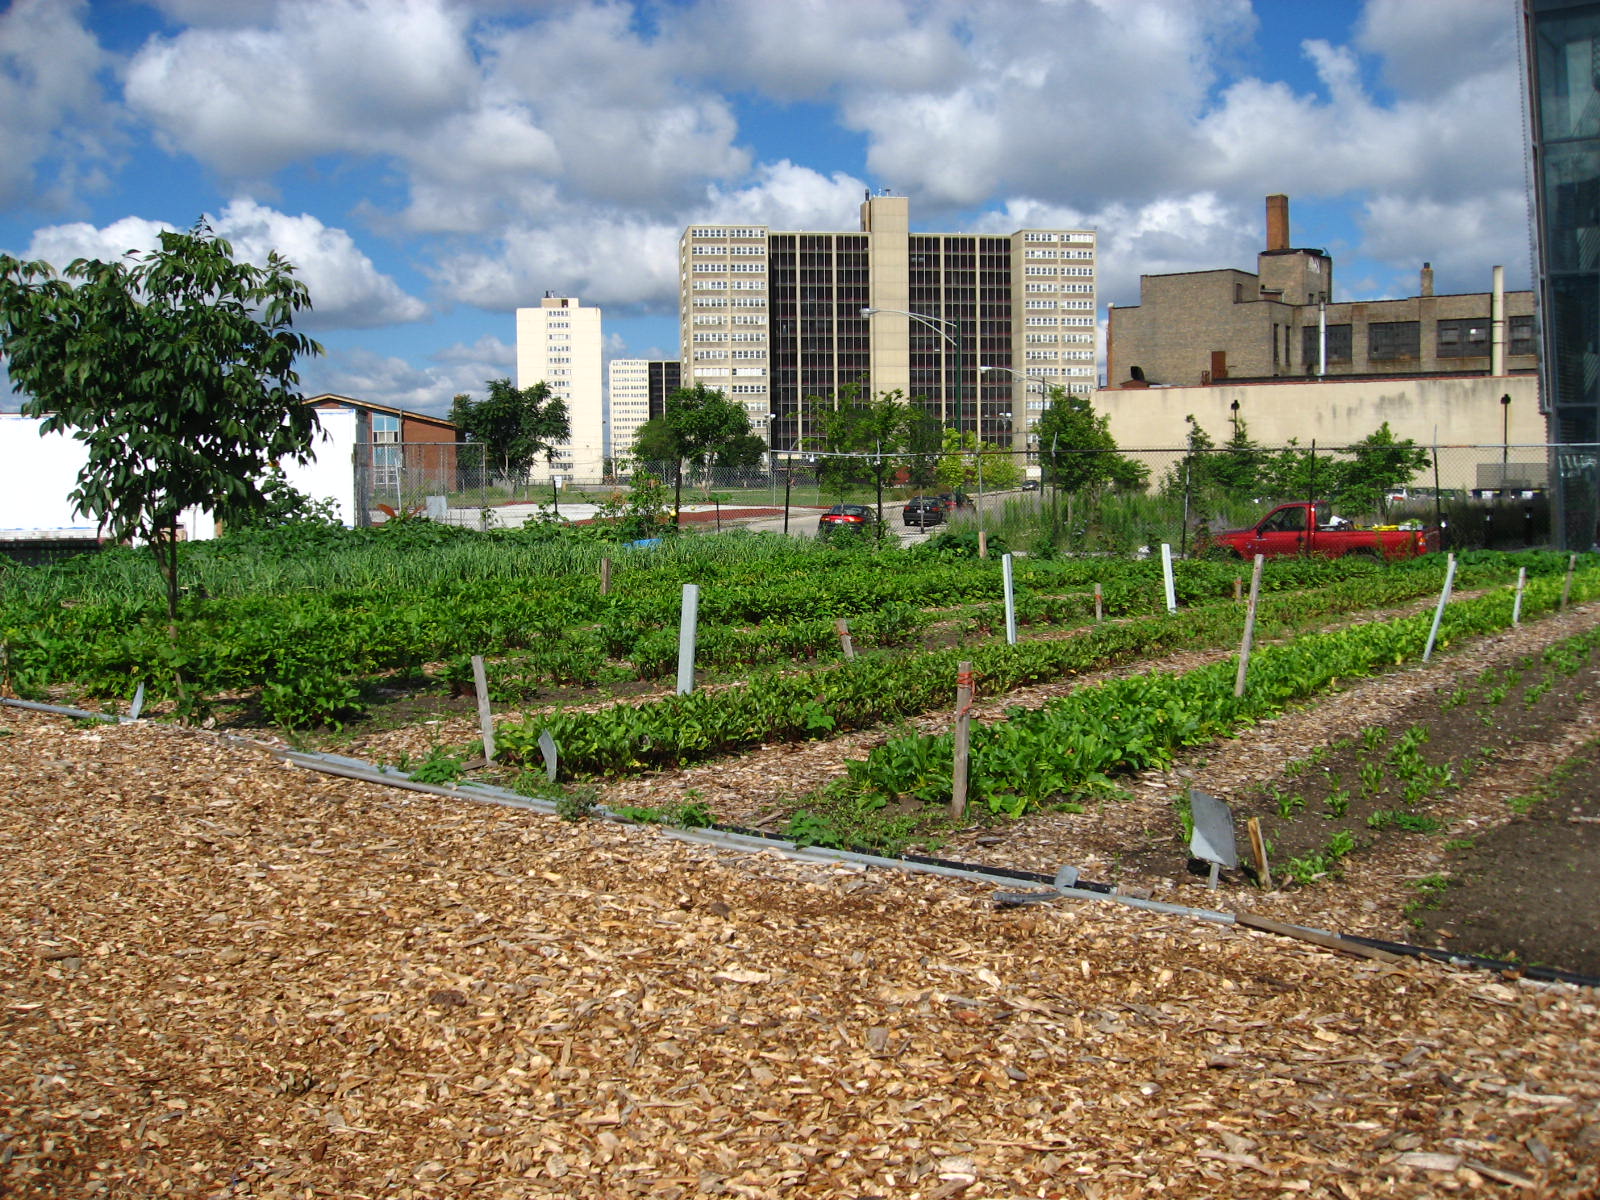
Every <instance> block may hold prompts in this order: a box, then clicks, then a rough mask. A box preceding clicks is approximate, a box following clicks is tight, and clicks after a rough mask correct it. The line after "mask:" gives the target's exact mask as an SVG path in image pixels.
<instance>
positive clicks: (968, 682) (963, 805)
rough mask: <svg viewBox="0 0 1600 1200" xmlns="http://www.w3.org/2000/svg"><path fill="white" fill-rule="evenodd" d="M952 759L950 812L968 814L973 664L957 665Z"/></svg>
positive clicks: (959, 817)
mask: <svg viewBox="0 0 1600 1200" xmlns="http://www.w3.org/2000/svg"><path fill="white" fill-rule="evenodd" d="M953 736H954V742H955V744H954V750H953V753H952V758H951V779H950V815H951V816H952V817H954V818H956V819H957V820H961V819H962V818H964V817H965V816H966V815H967V758H968V753H969V750H970V747H971V741H972V664H971V663H970V662H960V663H957V664H956V727H955V733H954V735H953Z"/></svg>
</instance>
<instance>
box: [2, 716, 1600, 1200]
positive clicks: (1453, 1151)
mask: <svg viewBox="0 0 1600 1200" xmlns="http://www.w3.org/2000/svg"><path fill="white" fill-rule="evenodd" d="M1281 732H1282V733H1283V734H1284V735H1287V731H1286V730H1285V731H1281ZM0 792H3V794H4V795H5V797H6V805H7V816H8V820H7V821H5V822H4V823H0V863H3V864H4V869H5V872H6V883H7V886H6V887H5V888H4V889H0V1194H4V1195H6V1196H7V1197H19V1198H20V1197H28V1198H34V1197H40V1198H42V1197H52V1198H56V1197H88V1196H99V1197H109V1196H150V1195H169V1196H181V1197H224V1196H231V1197H245V1196H248V1197H273V1198H279V1197H282V1198H284V1200H287V1198H289V1197H297V1198H298V1197H305V1196H337V1197H364V1196H372V1197H376V1196H386V1197H388V1196H392V1197H405V1198H412V1200H419V1198H422V1197H428V1198H433V1197H440V1198H443V1197H467V1196H470V1197H506V1198H511V1197H545V1196H549V1197H555V1196H563V1197H596V1198H598V1197H606V1198H610V1197H628V1196H640V1197H644V1196H649V1197H653V1198H654V1197H668V1198H686V1197H691V1196H738V1197H780V1196H794V1197H819V1198H824V1197H825V1198H834V1197H838V1198H844V1197H864V1196H885V1197H886V1196H894V1197H896V1198H897V1200H898V1198H902V1197H903V1198H905V1200H933V1198H935V1197H937V1198H939V1200H953V1198H955V1197H963V1198H967V1197H994V1198H996V1200H1016V1198H1018V1197H1052V1198H1060V1197H1068V1196H1070V1197H1074V1198H1076V1197H1094V1198H1100V1200H1118V1198H1122V1197H1145V1196H1149V1195H1152V1194H1159V1193H1164V1194H1172V1195H1184V1196H1224V1195H1225V1196H1230V1197H1255V1196H1263V1197H1264V1196H1274V1197H1277V1196H1282V1195H1284V1194H1285V1193H1290V1194H1295V1195H1303V1196H1308V1197H1316V1198H1324V1200H1333V1198H1338V1197H1364V1196H1383V1197H1396V1196H1399V1197H1424V1196H1429V1197H1431V1196H1437V1195H1440V1194H1443V1193H1445V1192H1455V1191H1464V1190H1486V1189H1500V1188H1508V1189H1516V1193H1517V1194H1526V1195H1538V1196H1559V1197H1574V1198H1576V1197H1580V1196H1588V1195H1593V1194H1595V1192H1596V1190H1597V1189H1600V1122H1597V1121H1596V1116H1595V1114H1596V1111H1597V1105H1600V1069H1597V1067H1596V1065H1595V1064H1596V1063H1597V1061H1600V1044H1597V1042H1596V1039H1595V1035H1594V1032H1593V1031H1594V1028H1595V1023H1596V1019H1597V1018H1600V1006H1597V1003H1596V997H1595V995H1594V993H1592V992H1586V991H1583V990H1579V989H1573V988H1570V987H1564V986H1551V985H1536V984H1531V983H1528V982H1516V981H1503V980H1499V979H1496V978H1495V977H1494V976H1491V975H1486V974H1483V973H1480V972H1471V973H1468V972H1457V971H1452V970H1450V969H1447V968H1443V967H1439V966H1437V965H1433V964H1429V963H1418V962H1407V963H1403V964H1401V965H1398V966H1390V965H1385V964H1380V963H1374V962H1369V961H1365V960H1360V959H1350V958H1343V957H1338V956H1335V955H1333V954H1330V953H1327V952H1324V951H1322V950H1319V949H1317V948H1315V947H1311V946H1307V945H1305V944H1303V943H1300V942H1294V941H1286V940H1281V939H1277V938H1274V937H1271V936H1269V935H1265V934H1259V933H1254V932H1249V931H1246V930H1244V929H1241V928H1234V927H1229V926H1219V925H1215V924H1210V923H1204V922H1197V921H1193V920H1188V919H1183V918H1178V917H1170V916H1162V915H1157V914H1150V913H1144V912H1137V911H1133V910H1129V909H1125V908H1120V907H1117V906H1113V905H1109V904H1104V903H1077V902H1061V903H1058V904H1056V905H1052V906H1049V907H1044V908H1036V907H1030V908H1027V909H1022V910H997V909H996V908H995V907H994V906H993V904H992V903H991V900H990V895H989V893H988V891H987V890H986V889H979V888H975V887H971V886H967V885H961V884H955V883H951V882H948V881H942V880H937V879H932V878H928V877H907V876H903V875H898V874H893V873H881V874H880V873H873V874H866V873H862V872H860V871H857V870H853V869H841V868H835V867H829V866H819V865H815V864H797V863H792V862H786V861H782V860H778V859H775V858H771V857H768V856H764V855H757V856H750V855H735V854H729V853H720V852H716V851H712V850H708V849H703V848H694V847H689V846H685V845H683V844H680V843H675V842H672V841H670V840H668V839H666V838H665V837H663V836H662V835H660V834H659V833H657V832H656V831H652V830H648V829H641V828H634V827H627V826H619V825H614V824H605V823H598V822H584V823H580V824H568V823H564V822H561V821H558V820H555V819H553V818H549V817H542V816H539V815H537V814H533V813H527V812H520V811H511V810H504V809H498V808H487V807H484V806H476V805H473V804H470V803H468V802H465V801H462V800H456V799H450V798H437V797H432V796H423V795H417V794H408V793H401V792H396V791H393V790H390V789H385V788H380V787H375V786H372V785H368V784H362V783H357V782H353V781H348V780H341V779H334V778H331V777H326V776H318V775H312V774H309V773H306V772H302V771H298V770H293V769H289V768H286V767H284V766H281V765H278V764H276V763H274V762H273V761H272V760H271V759H269V758H268V757H266V756H265V755H262V754H259V753H255V752H251V751H248V750H245V749H241V748H236V747H231V746H228V745H224V744H218V742H217V741H216V740H214V739H211V738H209V737H206V736H203V735H200V734H196V733H188V732H184V731H179V730H174V729H170V728H163V727H160V726H153V725H143V726H126V727H93V728H90V727H80V726H78V725H75V724H74V723H72V722H70V721H66V720H62V719H59V718H55V717H49V716H44V715H41V714H35V713H27V712H21V711H18V710H0Z"/></svg>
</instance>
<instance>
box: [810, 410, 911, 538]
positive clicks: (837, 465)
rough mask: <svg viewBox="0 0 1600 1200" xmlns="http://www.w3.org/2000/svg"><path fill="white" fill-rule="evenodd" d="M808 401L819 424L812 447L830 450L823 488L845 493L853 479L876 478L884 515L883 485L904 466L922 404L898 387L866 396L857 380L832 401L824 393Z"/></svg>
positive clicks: (823, 463)
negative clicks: (909, 400)
mask: <svg viewBox="0 0 1600 1200" xmlns="http://www.w3.org/2000/svg"><path fill="white" fill-rule="evenodd" d="M806 407H807V408H809V409H810V410H811V411H812V412H814V413H815V414H816V428H817V430H818V433H817V435H816V436H815V437H811V438H807V439H806V442H807V448H808V449H811V450H814V451H818V452H820V453H821V454H823V455H824V456H825V457H823V458H821V459H820V460H819V462H818V465H817V479H818V481H819V482H820V483H821V484H822V486H823V488H824V490H826V491H830V492H834V493H837V494H838V495H841V496H842V495H844V493H845V492H846V491H847V490H848V489H849V487H850V485H851V484H859V483H870V484H873V485H874V486H875V487H876V489H877V492H878V508H879V510H880V511H879V513H878V516H879V519H880V521H881V519H882V516H883V513H882V508H883V485H884V483H885V481H887V480H888V479H890V478H891V477H893V475H894V474H895V472H896V471H898V470H899V469H900V466H901V461H900V458H899V455H900V453H901V451H903V450H906V449H908V448H909V443H910V438H911V434H912V430H913V429H914V428H915V427H916V425H917V423H918V420H917V418H918V412H917V410H915V409H913V408H912V407H911V405H909V404H907V403H906V401H905V397H904V396H903V395H902V394H901V393H900V392H898V391H895V392H882V393H879V394H878V395H877V396H876V397H873V398H872V399H863V398H862V395H861V389H860V388H859V387H858V386H857V385H855V384H851V385H849V386H848V387H846V388H845V389H844V390H843V391H842V392H841V393H840V394H839V396H838V398H837V400H836V401H835V403H834V404H833V406H832V407H828V406H827V402H826V401H824V400H823V399H821V398H820V397H810V398H809V399H808V400H807V404H806ZM830 456H837V457H830Z"/></svg>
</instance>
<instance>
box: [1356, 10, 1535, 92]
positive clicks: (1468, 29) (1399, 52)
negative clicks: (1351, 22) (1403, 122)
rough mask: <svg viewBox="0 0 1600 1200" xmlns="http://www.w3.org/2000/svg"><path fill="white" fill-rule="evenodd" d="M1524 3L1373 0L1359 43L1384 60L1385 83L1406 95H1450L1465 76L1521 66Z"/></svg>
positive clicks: (1359, 30)
mask: <svg viewBox="0 0 1600 1200" xmlns="http://www.w3.org/2000/svg"><path fill="white" fill-rule="evenodd" d="M1518 7H1520V6H1518V5H1514V4H1509V3H1507V2H1506V0H1448V2H1445V0H1429V2H1428V3H1424V4H1419V3H1417V0H1367V7H1366V11H1365V12H1363V13H1362V15H1361V21H1360V24H1359V25H1358V27H1357V32H1356V44H1357V45H1359V46H1360V47H1361V49H1362V50H1364V51H1366V52H1368V53H1370V54H1374V55H1376V56H1378V57H1379V58H1380V59H1381V60H1382V62H1383V81H1384V83H1385V84H1387V85H1388V86H1389V87H1391V88H1394V89H1395V90H1396V91H1398V92H1400V93H1401V94H1402V95H1408V96H1440V97H1444V96H1447V95H1448V94H1449V93H1451V92H1453V91H1455V90H1456V88H1457V87H1458V86H1459V84H1460V82H1461V80H1462V79H1463V78H1471V77H1473V76H1492V75H1496V74H1499V73H1500V72H1502V71H1503V70H1505V69H1506V68H1507V67H1508V66H1509V67H1512V68H1514V67H1515V65H1516V61H1517V20H1516V9H1517V8H1518Z"/></svg>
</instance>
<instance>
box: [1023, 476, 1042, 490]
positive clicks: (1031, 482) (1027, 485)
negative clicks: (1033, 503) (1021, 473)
mask: <svg viewBox="0 0 1600 1200" xmlns="http://www.w3.org/2000/svg"><path fill="white" fill-rule="evenodd" d="M1022 490H1023V491H1025V492H1037V491H1038V490H1039V481H1038V480H1037V479H1024V480H1023V481H1022Z"/></svg>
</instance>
